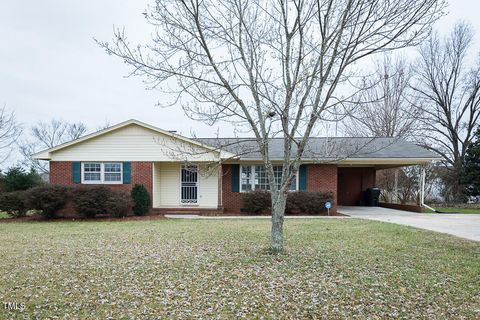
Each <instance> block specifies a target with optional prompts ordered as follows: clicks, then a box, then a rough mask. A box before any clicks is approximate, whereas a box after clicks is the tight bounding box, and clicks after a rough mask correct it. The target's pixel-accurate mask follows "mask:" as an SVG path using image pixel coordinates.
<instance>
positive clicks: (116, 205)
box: [107, 191, 133, 218]
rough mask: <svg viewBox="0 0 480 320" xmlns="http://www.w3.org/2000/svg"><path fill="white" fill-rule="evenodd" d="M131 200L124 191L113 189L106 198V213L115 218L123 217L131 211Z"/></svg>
mask: <svg viewBox="0 0 480 320" xmlns="http://www.w3.org/2000/svg"><path fill="white" fill-rule="evenodd" d="M132 207H133V201H132V197H131V196H130V194H128V193H126V192H120V191H113V192H112V194H111V195H110V197H109V198H108V200H107V208H108V213H109V214H110V215H111V216H113V217H116V218H123V217H126V216H128V215H129V214H130V213H131V212H132Z"/></svg>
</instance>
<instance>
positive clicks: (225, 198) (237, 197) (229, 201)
mask: <svg viewBox="0 0 480 320" xmlns="http://www.w3.org/2000/svg"><path fill="white" fill-rule="evenodd" d="M222 206H223V209H224V211H225V212H227V213H240V209H241V207H242V194H241V193H240V192H232V165H230V164H224V165H222Z"/></svg>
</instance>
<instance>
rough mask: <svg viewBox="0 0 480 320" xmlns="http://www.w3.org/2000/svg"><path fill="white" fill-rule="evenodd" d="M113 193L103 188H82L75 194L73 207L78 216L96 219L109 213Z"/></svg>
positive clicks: (77, 189) (75, 191)
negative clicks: (98, 215) (97, 216)
mask: <svg viewBox="0 0 480 320" xmlns="http://www.w3.org/2000/svg"><path fill="white" fill-rule="evenodd" d="M112 193H113V191H112V190H110V189H109V188H107V187H103V186H81V187H78V188H76V189H75V190H74V192H73V207H74V208H75V212H76V213H77V215H78V216H80V217H84V218H94V217H95V216H96V215H97V214H106V213H108V209H109V208H108V205H109V199H111V197H112Z"/></svg>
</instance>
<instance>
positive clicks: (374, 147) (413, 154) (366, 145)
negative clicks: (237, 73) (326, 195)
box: [196, 137, 439, 161]
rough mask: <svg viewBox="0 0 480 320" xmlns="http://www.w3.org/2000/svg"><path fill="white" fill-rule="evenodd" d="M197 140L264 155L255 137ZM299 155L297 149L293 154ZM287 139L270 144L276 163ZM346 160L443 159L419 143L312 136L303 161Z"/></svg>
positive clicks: (246, 155) (247, 156)
mask: <svg viewBox="0 0 480 320" xmlns="http://www.w3.org/2000/svg"><path fill="white" fill-rule="evenodd" d="M196 140H197V141H199V142H201V143H204V144H206V145H210V146H212V147H215V148H219V149H223V150H225V151H228V152H230V153H233V154H236V155H237V156H238V158H240V159H241V160H259V159H261V154H260V152H259V150H258V146H257V142H256V141H255V139H254V138H197V139H196ZM295 152H296V146H294V147H293V150H292V153H295ZM283 153H284V146H283V139H282V138H273V139H271V140H270V142H269V154H270V158H271V159H272V160H275V159H282V158H283ZM346 159H355V160H361V159H424V160H438V159H439V157H438V156H437V155H436V154H434V153H433V152H432V151H429V150H427V149H425V148H423V147H421V146H419V145H417V144H415V143H412V142H409V141H406V140H403V139H399V138H356V137H355V138H354V137H328V138H327V137H312V138H310V140H309V142H308V144H307V147H306V150H305V153H304V157H303V160H327V161H328V160H330V161H332V160H346Z"/></svg>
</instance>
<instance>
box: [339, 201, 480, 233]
mask: <svg viewBox="0 0 480 320" xmlns="http://www.w3.org/2000/svg"><path fill="white" fill-rule="evenodd" d="M337 210H338V212H339V213H343V214H346V215H349V216H350V217H352V218H360V219H368V220H376V221H384V222H391V223H396V224H402V225H406V226H412V227H417V228H422V229H427V230H432V231H437V232H442V233H448V234H451V235H454V236H457V237H461V238H465V239H470V240H476V241H480V215H479V214H443V213H442V214H431V213H415V212H408V211H401V210H394V209H387V208H381V207H346V206H339V207H338V209H337Z"/></svg>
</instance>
